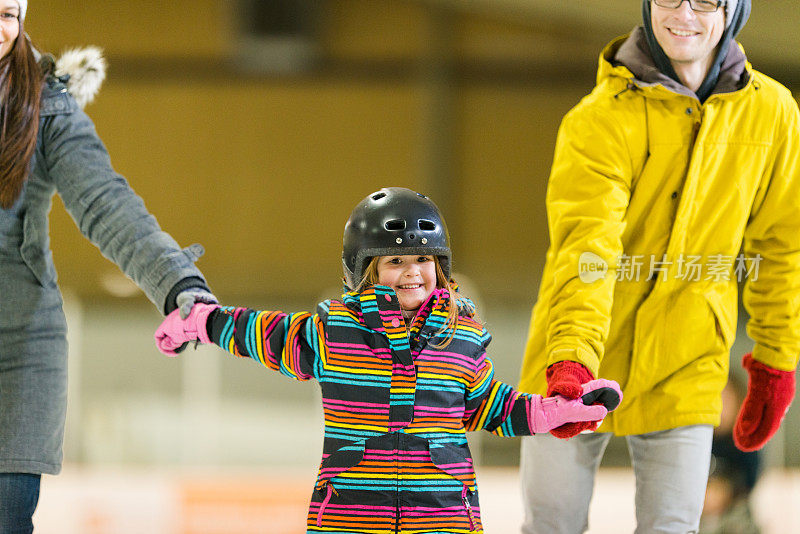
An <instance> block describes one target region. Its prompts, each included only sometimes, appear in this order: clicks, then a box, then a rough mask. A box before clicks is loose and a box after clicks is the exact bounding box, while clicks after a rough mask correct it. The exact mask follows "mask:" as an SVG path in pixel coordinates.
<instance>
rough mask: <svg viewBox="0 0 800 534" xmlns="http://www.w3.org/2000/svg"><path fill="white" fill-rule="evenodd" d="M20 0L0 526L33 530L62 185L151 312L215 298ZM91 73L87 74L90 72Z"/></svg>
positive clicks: (50, 422) (56, 451)
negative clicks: (116, 160)
mask: <svg viewBox="0 0 800 534" xmlns="http://www.w3.org/2000/svg"><path fill="white" fill-rule="evenodd" d="M26 8H27V0H0V105H1V106H2V107H1V109H0V532H2V533H3V534H9V533H14V534H16V533H28V532H32V530H33V524H32V519H31V518H32V516H33V512H34V510H35V508H36V504H37V502H38V496H39V482H40V478H41V474H42V473H46V474H56V473H58V472H59V471H60V469H61V459H62V452H61V445H62V440H63V434H64V418H65V413H66V392H67V376H66V375H67V345H66V323H65V320H64V313H63V311H62V299H61V294H60V292H59V289H58V287H57V285H56V273H55V269H54V267H53V259H52V254H51V252H50V249H49V238H48V213H49V211H50V206H51V201H52V197H53V195H54V194H55V193H56V192H57V193H58V194H59V195H61V198H62V200H63V201H64V205H65V206H66V208H67V211H68V212H69V213H70V215H71V216H72V217H73V219H74V220H75V222H76V224H77V225H78V227H79V228H80V230H81V232H82V233H83V234H84V235H85V236H86V237H87V238H88V239H90V240H91V241H92V243H94V244H95V245H97V247H98V248H99V249H100V250H101V252H102V253H103V254H104V255H105V256H106V257H108V258H109V259H111V260H112V261H113V262H115V263H116V264H117V265H118V266H119V267H120V268H121V269H122V271H124V272H125V274H126V275H128V276H129V277H130V278H132V279H133V280H134V281H135V282H136V283H137V284H138V285H139V286H140V287H141V288H142V289H143V290H144V291H145V293H146V294H147V296H148V297H149V298H150V300H152V301H153V303H154V304H155V305H156V306H157V307H158V309H159V311H161V312H163V313H169V312H170V311H172V310H173V309H175V308H177V307H179V306H180V307H181V309H182V311H184V312H185V313H187V314H188V311H189V309H191V306H192V305H193V303H194V302H195V301H206V302H215V299H214V297H213V295H211V294H210V293H209V292H208V291H209V290H208V287H207V285H206V282H205V280H204V279H203V276H202V274H201V273H200V271H199V270H197V268H196V267H195V266H194V262H195V261H196V260H197V258H198V257H199V256H200V254H202V247H200V246H199V245H193V246H191V247H189V248H188V249H183V250H182V249H181V248H180V247H179V246H178V244H177V243H176V242H175V240H173V239H172V238H171V237H170V236H169V235H168V234H166V233H164V232H163V231H161V229H160V228H159V226H158V223H157V222H156V220H155V218H154V217H153V216H152V215H150V214H149V213H148V212H147V210H146V209H145V206H144V204H143V203H142V200H141V199H140V198H139V197H138V196H137V195H136V194H135V193H134V192H133V191H132V190H131V189H130V187H129V186H128V184H127V182H126V181H125V179H124V178H123V177H122V176H120V175H118V174H116V173H115V172H114V170H113V169H112V167H111V164H110V161H109V157H108V154H107V152H106V150H105V148H104V146H103V144H102V142H101V141H100V139H99V138H98V136H97V133H96V132H95V129H94V126H93V124H92V122H91V120H90V119H89V117H88V116H87V115H86V114H85V113H84V112H83V111H82V110H81V109H80V107H79V106H78V104H77V103H76V101H75V99H74V98H73V96H72V95H71V94H70V92H68V89H67V86H66V85H65V84H66V82H67V77H66V76H61V77H60V78H59V77H56V76H55V72H54V67H53V62H52V60H47V58H44V59H42V60H41V61H37V60H36V58H35V56H34V50H33V48H32V46H31V43H30V42H29V40H28V39H27V36H26V35H25V33H24V30H23V21H24V19H25V12H26ZM90 74H91V73H90Z"/></svg>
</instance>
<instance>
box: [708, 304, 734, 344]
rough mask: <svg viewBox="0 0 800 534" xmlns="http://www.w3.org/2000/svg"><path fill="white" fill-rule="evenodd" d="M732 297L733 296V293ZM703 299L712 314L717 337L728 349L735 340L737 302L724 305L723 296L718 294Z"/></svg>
mask: <svg viewBox="0 0 800 534" xmlns="http://www.w3.org/2000/svg"><path fill="white" fill-rule="evenodd" d="M733 295H734V296H735V293H733ZM705 297H706V301H707V302H708V305H709V307H710V308H711V312H712V313H713V314H714V320H715V321H716V327H717V335H719V336H720V337H721V338H722V341H723V342H724V343H725V347H726V348H728V349H730V348H731V346H732V345H733V341H734V340H735V339H736V321H737V313H738V310H737V302H736V301H735V300H734V301H733V302H731V303H727V304H726V303H725V302H724V299H725V296H724V295H720V294H718V293H707V294H706V295H705Z"/></svg>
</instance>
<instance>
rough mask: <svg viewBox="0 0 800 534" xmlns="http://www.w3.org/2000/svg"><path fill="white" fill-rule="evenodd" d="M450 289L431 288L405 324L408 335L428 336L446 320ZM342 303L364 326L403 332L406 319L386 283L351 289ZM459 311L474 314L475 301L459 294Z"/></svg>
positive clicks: (394, 294) (440, 327) (453, 284)
mask: <svg viewBox="0 0 800 534" xmlns="http://www.w3.org/2000/svg"><path fill="white" fill-rule="evenodd" d="M450 284H451V286H453V288H454V289H455V291H458V285H457V284H456V283H455V282H453V281H451V282H450ZM449 297H450V291H449V290H448V289H446V288H438V289H435V290H434V291H432V292H431V294H430V295H429V296H428V298H427V299H426V300H425V302H423V303H422V305H421V306H420V308H419V311H417V314H416V315H415V316H414V318H413V319H411V324H410V326H409V328H408V337H412V338H413V337H417V336H420V337H425V338H426V339H427V338H429V337H430V336H431V335H433V333H435V332H436V331H438V330H441V329H442V327H443V326H444V325H445V324H446V322H447V317H448V314H449V311H450V303H451V302H453V301H452V299H450V298H449ZM342 302H344V304H345V306H347V307H348V308H350V309H351V310H353V311H354V312H356V313H357V314H358V316H359V320H360V321H361V322H362V323H363V324H364V325H365V326H367V327H369V328H371V329H373V330H375V331H378V332H383V333H385V334H387V335H388V334H390V333H396V332H398V331H402V332H403V334H404V336H405V331H406V322H405V320H404V319H403V314H402V312H401V310H400V303H399V301H398V300H397V294H396V293H395V292H394V290H393V289H392V288H390V287H388V286H381V285H375V286H370V287H367V288H366V289H364V290H363V291H361V292H356V291H351V292H348V293H345V294H344V295H342ZM458 306H459V314H460V315H466V316H473V315H474V313H475V312H474V310H475V305H474V304H473V303H472V301H471V300H469V299H467V298H464V297H461V298H459V299H458Z"/></svg>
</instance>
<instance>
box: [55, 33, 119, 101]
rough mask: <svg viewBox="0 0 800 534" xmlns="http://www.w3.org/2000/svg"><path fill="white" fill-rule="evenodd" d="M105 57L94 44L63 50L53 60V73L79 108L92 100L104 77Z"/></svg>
mask: <svg viewBox="0 0 800 534" xmlns="http://www.w3.org/2000/svg"><path fill="white" fill-rule="evenodd" d="M106 68H107V64H106V59H105V58H104V57H103V51H102V50H101V49H100V48H98V47H96V46H88V47H86V48H73V49H71V50H67V51H65V52H64V53H63V54H61V56H60V57H59V58H58V59H57V60H56V62H55V75H56V76H57V77H58V78H59V79H61V80H62V81H63V82H64V83H65V84H66V86H67V90H68V91H69V93H70V94H71V95H72V96H73V97H74V98H75V101H76V102H77V103H78V105H79V106H80V107H81V108H84V107H86V105H88V104H89V103H91V102H92V101H93V100H94V97H95V96H96V95H97V93H98V91H99V90H100V86H101V85H102V84H103V81H104V80H105V78H106Z"/></svg>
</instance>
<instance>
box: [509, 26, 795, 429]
mask: <svg viewBox="0 0 800 534" xmlns="http://www.w3.org/2000/svg"><path fill="white" fill-rule="evenodd" d="M626 39H627V37H622V38H619V39H617V40H616V41H614V42H612V43H611V44H610V45H609V46H608V47H607V48H606V49H605V50H604V52H603V54H602V55H601V57H600V68H599V72H598V76H597V86H596V87H595V89H594V90H593V91H592V93H591V94H589V95H588V96H587V97H585V98H584V99H583V100H582V101H581V102H580V103H579V104H578V105H577V106H576V107H575V108H574V109H572V110H571V111H570V112H569V113H568V114H567V115H566V117H565V118H564V120H563V122H562V124H561V128H560V130H559V134H558V140H557V145H556V152H555V159H554V163H553V168H552V172H551V175H550V179H549V185H548V192H547V211H548V222H549V232H550V249H549V251H548V253H547V260H546V264H545V268H544V273H543V275H542V280H541V286H540V289H539V297H538V300H537V303H536V305H535V306H534V309H533V315H532V318H531V327H530V333H529V339H528V343H527V347H526V351H525V359H524V362H523V367H522V376H521V382H520V389H521V390H522V391H528V392H535V393H544V392H545V389H546V383H545V376H544V374H545V369H546V367H547V366H549V365H552V364H553V363H555V362H557V361H561V360H574V361H578V362H580V363H582V364H584V365H585V366H586V367H587V368H588V369H589V370H590V371H591V372H592V373H593V374H594V375H595V376H596V377H603V378H610V379H613V380H617V381H618V382H619V383H620V385H622V386H623V391H624V401H623V403H622V405H621V406H620V407H619V409H617V410H616V411H615V412H613V413H612V414H609V416H608V417H607V418H606V420H605V422H604V423H603V424H602V425H601V427H600V429H599V430H600V431H607V432H614V433H615V434H618V435H627V434H640V433H645V432H654V431H658V430H665V429H669V428H675V427H678V426H683V425H692V424H713V425H717V424H719V417H720V410H721V402H720V391H721V390H722V388H723V386H724V385H725V383H726V381H727V376H728V360H729V350H730V347H731V344H732V343H733V340H734V337H735V334H736V324H737V317H736V316H737V307H738V306H737V291H738V287H737V280H738V279H742V280H745V286H744V293H743V300H744V304H745V306H746V309H747V310H748V313H749V314H750V316H751V319H750V321H749V323H748V325H747V331H748V334H749V336H750V337H751V338H752V339H753V340H754V341H755V349H754V352H753V357H754V358H755V359H756V360H758V361H761V362H763V363H765V364H767V365H769V366H771V367H774V368H777V369H781V370H794V369H795V367H796V366H797V363H798V353H799V352H800V115H799V114H798V106H797V102H796V101H795V100H794V99H793V97H792V95H791V93H790V92H789V91H788V90H787V89H786V88H784V87H783V86H782V85H781V84H779V83H778V82H776V81H774V80H772V79H770V78H769V77H767V76H765V75H763V74H761V73H760V72H757V71H755V70H753V69H752V67H751V66H750V64H749V63H746V58H745V57H744V51H743V50H741V47H738V46H732V47H731V49H732V50H733V49H735V50H734V52H733V53H732V54H729V56H728V57H729V58H733V59H734V60H735V59H736V58H735V57H733V56H735V55H736V54H739V58H740V63H741V65H740V73H744V75H743V76H741V77H740V78H738V82H737V83H736V84H734V85H735V88H733V89H730V90H729V91H728V92H724V91H723V92H718V93H715V94H713V95H712V96H710V97H709V98H708V99H707V100H706V102H705V103H703V104H700V102H699V101H698V100H697V98H696V97H695V96H693V94H692V93H689V92H688V90H686V89H685V88H683V89H684V90H683V91H681V90H680V88H677V89H676V88H675V87H673V85H674V86H677V85H678V84H675V83H674V82H672V85H670V84H669V83H647V82H645V81H642V80H641V79H639V78H637V77H636V76H634V74H633V73H632V71H631V70H630V69H629V68H628V67H626V66H623V64H621V63H620V62H619V61H617V55H616V54H617V52H618V51H619V49H620V47H621V46H622V45H623V43H625V42H626ZM629 46H630V45H629ZM727 63H729V62H728V61H727V60H726V64H727ZM727 66H728V67H729V66H730V65H727ZM725 68H726V65H723V69H725ZM726 75H730V73H729V72H727V73H726V72H723V73H722V74H721V76H720V79H721V80H723V78H724V77H725V76H726ZM734 81H736V80H734ZM728 82H731V80H728ZM720 85H724V83H722V82H721V83H720V84H719V85H718V87H719V86H720ZM729 85H730V83H729ZM679 87H680V86H679ZM637 270H638V272H637ZM739 356H740V355H737V356H736V357H737V358H738V357H739Z"/></svg>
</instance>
